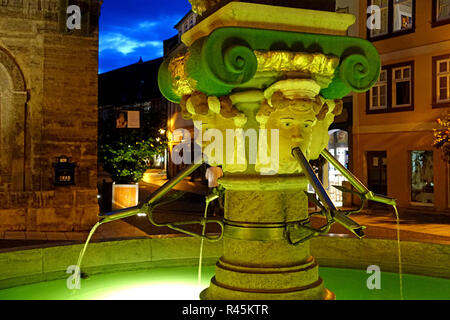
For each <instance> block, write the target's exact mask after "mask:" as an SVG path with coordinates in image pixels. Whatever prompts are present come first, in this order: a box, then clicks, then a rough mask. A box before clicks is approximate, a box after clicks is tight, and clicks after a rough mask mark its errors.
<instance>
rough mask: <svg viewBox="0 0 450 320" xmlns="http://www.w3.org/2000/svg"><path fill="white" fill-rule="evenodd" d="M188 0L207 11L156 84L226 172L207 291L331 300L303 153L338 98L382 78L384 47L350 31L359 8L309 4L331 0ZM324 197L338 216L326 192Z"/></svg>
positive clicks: (321, 140) (308, 154) (318, 138)
mask: <svg viewBox="0 0 450 320" xmlns="http://www.w3.org/2000/svg"><path fill="white" fill-rule="evenodd" d="M191 2H192V3H193V9H194V10H196V11H197V12H198V13H199V14H202V13H205V12H206V15H207V16H206V17H204V16H203V17H202V20H201V21H200V23H198V24H197V25H196V26H195V27H194V28H192V29H191V30H189V31H188V32H187V33H185V34H184V35H183V36H182V41H183V42H184V43H185V44H186V46H187V47H188V50H187V52H186V53H184V54H180V55H178V56H176V57H173V58H171V59H167V60H166V61H165V62H164V63H163V64H162V66H161V68H160V72H159V86H160V89H161V91H162V93H163V94H164V96H165V97H166V98H167V99H168V100H170V101H172V102H175V103H179V104H180V107H181V111H182V115H183V117H185V118H186V119H192V120H193V121H194V125H195V127H196V129H197V131H198V133H199V134H197V138H196V142H197V144H198V145H199V146H201V147H202V152H203V154H204V156H205V157H206V158H207V161H208V163H209V164H211V165H221V166H222V168H223V171H224V177H223V178H221V179H220V185H221V186H222V187H223V188H224V189H225V216H224V221H223V224H224V231H223V246H224V253H223V256H222V257H221V258H220V259H219V261H218V262H217V264H216V272H215V276H214V277H213V278H212V279H211V283H210V286H209V288H207V289H205V290H204V291H203V292H202V293H201V298H202V299H213V300H216V299H255V300H260V299H334V294H333V293H332V292H330V291H329V290H327V289H326V288H325V285H324V283H323V281H322V279H321V278H320V277H319V272H318V265H317V262H316V261H315V259H314V257H312V256H311V254H310V249H309V241H308V239H309V238H310V237H312V236H314V235H317V234H320V232H321V231H328V230H329V224H328V225H327V226H326V228H324V229H322V230H315V229H312V228H311V227H310V225H309V215H308V196H307V194H306V193H305V192H306V190H307V185H308V182H311V183H313V185H314V186H315V187H316V186H319V187H320V183H317V182H314V181H313V180H314V177H312V176H313V175H314V174H312V175H311V173H310V172H309V175H308V171H311V170H310V167H309V165H308V164H307V161H308V160H313V159H317V158H318V157H319V156H320V154H321V153H322V152H323V150H324V149H325V148H326V146H327V144H328V128H329V126H330V124H331V123H332V122H333V121H334V117H335V116H336V115H339V114H340V113H341V111H342V100H341V99H342V98H343V97H344V96H346V95H347V94H349V93H350V92H352V91H353V92H365V91H367V90H369V89H370V88H371V86H372V85H373V84H374V83H375V82H376V81H377V79H378V76H379V72H380V58H379V55H378V53H377V51H376V49H375V48H374V47H373V45H372V44H371V43H369V42H367V41H365V40H363V39H359V38H352V37H347V36H346V32H347V29H348V28H349V27H350V26H351V25H352V24H353V23H354V22H355V17H354V16H353V15H350V14H341V13H335V12H329V11H319V10H311V8H312V9H317V7H318V6H320V7H321V8H324V9H325V10H326V9H327V7H328V9H332V10H333V9H334V8H333V7H334V1H319V2H316V3H315V5H316V7H314V2H312V1H296V2H295V3H296V5H292V3H293V2H292V1H291V2H289V1H276V2H270V1H245V2H229V3H227V4H226V5H224V6H222V5H221V4H220V3H219V4H217V3H216V2H217V1H196V2H194V1H191ZM255 2H257V3H255ZM258 2H259V3H258ZM272 3H276V4H277V5H272ZM284 4H287V6H284ZM302 5H303V6H302ZM292 6H295V8H292ZM305 8H306V9H305ZM220 137H223V138H220ZM294 150H297V154H296V153H293V151H294ZM299 157H300V158H302V159H303V160H304V161H303V163H302V161H301V159H299ZM353 178H354V177H353ZM311 179H312V180H311ZM355 180H356V179H355ZM319 198H320V200H322V201H323V202H325V203H328V204H329V205H330V206H331V207H332V209H333V210H332V211H331V213H330V210H328V216H329V217H330V219H332V218H333V217H331V215H333V211H334V210H335V208H334V207H333V206H332V203H329V199H328V198H327V196H326V192H325V193H323V190H322V193H321V192H319ZM336 217H337V215H336ZM337 220H338V219H337V218H336V221H337ZM340 220H341V221H342V220H345V221H344V223H343V224H345V223H346V226H349V225H353V227H352V228H351V229H352V231H353V232H354V233H355V234H356V235H358V236H362V235H363V233H362V231H361V229H362V228H360V226H359V225H357V224H356V223H354V222H353V221H352V220H350V219H349V218H348V217H346V216H345V215H344V216H343V217H342V219H340ZM349 221H350V222H349Z"/></svg>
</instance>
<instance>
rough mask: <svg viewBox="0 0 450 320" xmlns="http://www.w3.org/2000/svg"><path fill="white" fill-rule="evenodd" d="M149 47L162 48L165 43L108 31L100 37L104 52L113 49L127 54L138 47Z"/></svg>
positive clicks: (101, 50)
mask: <svg viewBox="0 0 450 320" xmlns="http://www.w3.org/2000/svg"><path fill="white" fill-rule="evenodd" d="M149 47H150V48H156V49H160V50H161V49H162V47H163V44H162V42H161V41H156V40H149V41H139V40H136V39H132V38H130V37H127V36H126V35H123V34H121V33H107V34H103V35H102V36H101V37H100V44H99V51H100V53H102V52H103V51H105V50H113V51H117V52H120V53H122V54H123V55H127V54H129V53H132V52H135V50H136V49H138V48H149Z"/></svg>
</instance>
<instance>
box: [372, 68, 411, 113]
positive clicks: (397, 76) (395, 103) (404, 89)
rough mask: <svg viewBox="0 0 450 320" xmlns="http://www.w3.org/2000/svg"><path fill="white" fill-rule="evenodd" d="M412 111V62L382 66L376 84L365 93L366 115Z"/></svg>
mask: <svg viewBox="0 0 450 320" xmlns="http://www.w3.org/2000/svg"><path fill="white" fill-rule="evenodd" d="M413 109H414V62H413V61H410V62H405V63H401V64H395V65H387V66H383V68H382V70H381V73H380V77H379V79H378V82H377V83H376V84H375V85H374V86H373V87H372V89H370V90H369V92H368V93H367V109H366V110H367V113H380V112H397V111H411V110H413Z"/></svg>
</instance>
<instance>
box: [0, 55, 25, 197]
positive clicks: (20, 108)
mask: <svg viewBox="0 0 450 320" xmlns="http://www.w3.org/2000/svg"><path fill="white" fill-rule="evenodd" d="M26 101H27V93H26V86H25V81H24V77H23V74H22V72H21V70H20V68H19V66H18V65H17V63H16V62H15V60H14V58H13V57H12V56H11V55H10V54H9V53H8V52H6V51H5V50H4V49H2V48H0V191H6V192H8V191H24V180H25V126H26V124H25V109H26Z"/></svg>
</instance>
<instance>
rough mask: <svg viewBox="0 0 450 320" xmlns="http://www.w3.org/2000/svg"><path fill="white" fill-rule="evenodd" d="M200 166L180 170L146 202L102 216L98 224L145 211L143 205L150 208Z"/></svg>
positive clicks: (193, 165)
mask: <svg viewBox="0 0 450 320" xmlns="http://www.w3.org/2000/svg"><path fill="white" fill-rule="evenodd" d="M201 165H202V164H201V163H198V164H191V165H189V166H187V167H186V168H184V169H183V170H181V171H180V172H179V173H178V174H177V175H176V176H175V177H173V178H172V179H170V180H169V181H167V182H166V183H164V184H163V185H162V186H161V187H159V189H158V190H156V191H155V192H153V193H152V194H151V195H150V197H149V198H148V199H147V200H146V201H143V202H141V203H140V204H138V205H137V206H134V207H130V208H125V209H120V210H116V211H112V212H108V213H105V214H104V215H102V216H101V217H102V219H101V220H100V223H101V224H103V223H106V222H111V221H114V220H119V219H123V218H127V217H131V216H134V215H136V214H138V213H141V212H143V210H145V209H143V206H144V205H149V206H151V205H152V204H153V203H155V202H157V201H158V200H159V199H161V198H162V197H164V196H165V195H166V194H167V193H168V192H169V191H170V190H172V188H173V187H174V186H175V185H176V184H177V183H179V182H180V181H181V180H183V179H184V178H186V177H187V176H188V175H190V174H191V173H192V172H194V171H195V170H196V169H197V168H198V167H200V166H201Z"/></svg>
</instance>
